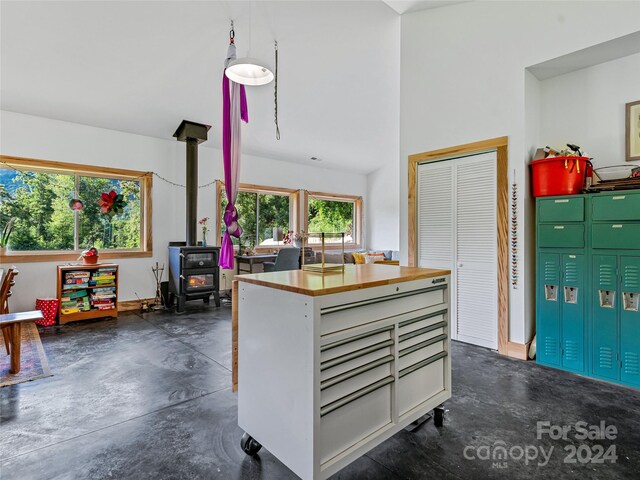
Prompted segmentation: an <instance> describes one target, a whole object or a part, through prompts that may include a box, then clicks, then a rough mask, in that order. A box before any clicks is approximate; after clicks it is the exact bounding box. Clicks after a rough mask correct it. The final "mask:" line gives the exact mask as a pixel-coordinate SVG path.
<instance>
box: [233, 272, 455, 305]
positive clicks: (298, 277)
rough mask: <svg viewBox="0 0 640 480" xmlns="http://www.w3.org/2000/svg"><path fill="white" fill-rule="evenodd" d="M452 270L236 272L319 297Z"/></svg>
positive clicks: (242, 278)
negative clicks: (247, 273)
mask: <svg viewBox="0 0 640 480" xmlns="http://www.w3.org/2000/svg"><path fill="white" fill-rule="evenodd" d="M450 273H451V271H450V270H436V269H432V268H416V267H399V266H395V265H376V264H366V265H345V267H344V273H342V272H338V273H325V274H321V273H316V272H307V271H304V270H290V271H286V272H269V273H254V274H249V275H236V276H235V277H234V279H235V280H238V281H240V282H247V283H254V284H256V285H262V286H265V287H270V288H275V289H278V290H286V291H289V292H294V293H299V294H302V295H309V296H312V297H316V296H319V295H329V294H332V293H340V292H349V291H352V290H360V289H362V288H371V287H379V286H382V285H390V284H393V283H400V282H410V281H412V280H421V279H424V278H431V277H441V276H443V275H449V274H450Z"/></svg>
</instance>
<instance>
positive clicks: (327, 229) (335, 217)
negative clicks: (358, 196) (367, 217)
mask: <svg viewBox="0 0 640 480" xmlns="http://www.w3.org/2000/svg"><path fill="white" fill-rule="evenodd" d="M355 215H356V209H355V203H354V201H346V200H345V201H342V200H327V199H323V198H313V197H310V198H309V217H308V218H309V233H342V232H344V234H345V235H344V241H345V243H356V241H355V228H354V223H355V222H354V220H355ZM319 241H320V239H318V238H314V237H312V238H310V240H309V242H310V243H313V242H316V243H317V242H319ZM325 241H326V242H342V239H341V238H339V237H327V238H326V239H325Z"/></svg>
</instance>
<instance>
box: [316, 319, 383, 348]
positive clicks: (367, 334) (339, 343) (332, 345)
mask: <svg viewBox="0 0 640 480" xmlns="http://www.w3.org/2000/svg"><path fill="white" fill-rule="evenodd" d="M391 330H393V325H389V326H387V327H382V328H377V329H376V330H372V331H370V332H365V333H361V334H360V335H356V336H355V337H349V338H345V339H344V340H338V341H337V342H333V343H328V344H326V345H323V346H322V347H320V351H321V352H326V351H327V350H331V349H332V348H336V347H340V346H342V345H346V344H347V343H351V342H355V341H356V340H361V339H363V338H367V337H372V336H373V335H377V334H378V333H382V332H389V331H391Z"/></svg>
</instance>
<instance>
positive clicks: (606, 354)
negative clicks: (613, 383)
mask: <svg viewBox="0 0 640 480" xmlns="http://www.w3.org/2000/svg"><path fill="white" fill-rule="evenodd" d="M598 360H599V362H598V364H599V366H600V368H606V369H612V368H613V350H612V349H610V348H609V347H600V355H598Z"/></svg>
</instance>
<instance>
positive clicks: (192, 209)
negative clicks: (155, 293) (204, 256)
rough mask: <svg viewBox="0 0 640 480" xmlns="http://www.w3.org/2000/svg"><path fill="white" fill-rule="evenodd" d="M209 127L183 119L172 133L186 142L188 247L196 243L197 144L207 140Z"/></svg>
mask: <svg viewBox="0 0 640 480" xmlns="http://www.w3.org/2000/svg"><path fill="white" fill-rule="evenodd" d="M210 128H211V126H210V125H204V124H202V123H195V122H189V121H188V120H183V121H182V123H180V126H179V127H178V129H177V130H176V133H174V134H173V136H174V137H176V138H177V139H178V141H180V142H186V144H187V176H186V190H187V208H186V216H187V218H186V225H187V237H186V243H187V246H188V247H192V246H195V245H196V244H197V240H196V239H197V233H196V232H197V222H198V218H197V217H198V145H199V144H200V143H202V142H205V141H206V140H207V132H208V131H209V129H210Z"/></svg>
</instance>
